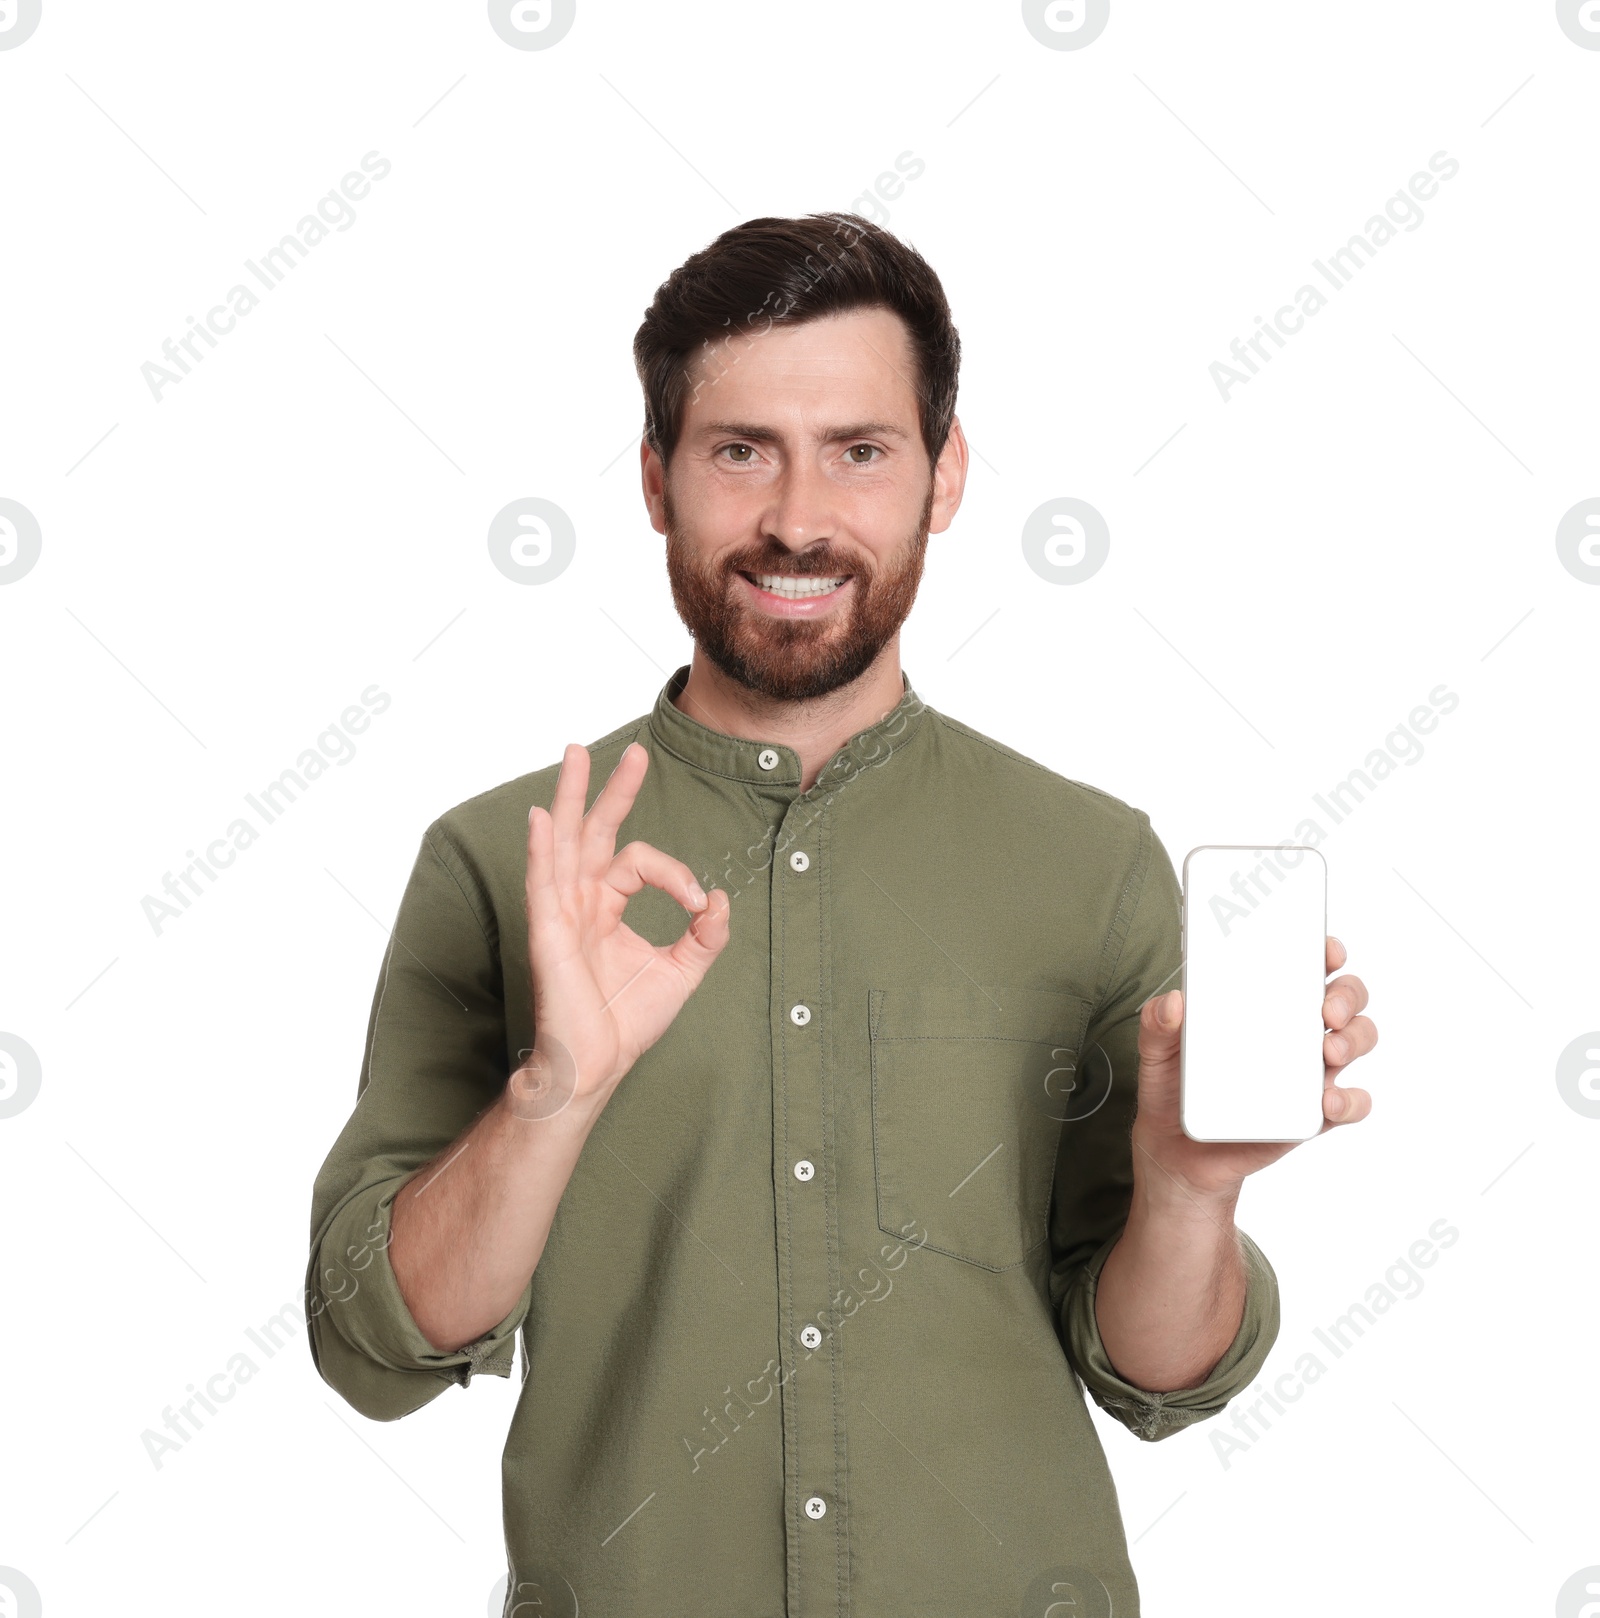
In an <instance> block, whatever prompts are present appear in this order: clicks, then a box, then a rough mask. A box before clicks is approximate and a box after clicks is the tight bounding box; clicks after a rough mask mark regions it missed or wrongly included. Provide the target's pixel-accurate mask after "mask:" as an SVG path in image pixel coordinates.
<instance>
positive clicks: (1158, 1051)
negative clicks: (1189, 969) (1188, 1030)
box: [1139, 989, 1183, 1062]
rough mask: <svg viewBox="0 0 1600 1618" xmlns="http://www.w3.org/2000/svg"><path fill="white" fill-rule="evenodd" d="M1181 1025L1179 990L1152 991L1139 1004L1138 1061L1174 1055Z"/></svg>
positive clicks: (1161, 1059) (1161, 1058) (1181, 1014)
mask: <svg viewBox="0 0 1600 1618" xmlns="http://www.w3.org/2000/svg"><path fill="white" fill-rule="evenodd" d="M1182 1028H1183V990H1182V989H1170V990H1168V992H1167V993H1166V994H1157V995H1152V996H1151V997H1150V998H1149V999H1148V1000H1146V1001H1145V1003H1144V1004H1143V1005H1142V1006H1141V1007H1140V1008H1139V1058H1140V1061H1141V1062H1145V1061H1165V1060H1171V1059H1175V1058H1176V1057H1177V1054H1178V1043H1179V1036H1180V1033H1181V1030H1182Z"/></svg>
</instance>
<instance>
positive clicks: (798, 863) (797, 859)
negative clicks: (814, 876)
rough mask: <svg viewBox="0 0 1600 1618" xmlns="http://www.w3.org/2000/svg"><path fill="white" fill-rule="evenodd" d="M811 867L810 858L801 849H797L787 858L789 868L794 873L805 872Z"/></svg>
mask: <svg viewBox="0 0 1600 1618" xmlns="http://www.w3.org/2000/svg"><path fill="white" fill-rule="evenodd" d="M810 867H811V856H810V855H809V854H808V853H806V851H805V850H804V849H803V848H797V849H796V850H795V851H794V853H792V854H791V855H790V856H789V868H790V869H791V870H794V871H805V870H809V869H810Z"/></svg>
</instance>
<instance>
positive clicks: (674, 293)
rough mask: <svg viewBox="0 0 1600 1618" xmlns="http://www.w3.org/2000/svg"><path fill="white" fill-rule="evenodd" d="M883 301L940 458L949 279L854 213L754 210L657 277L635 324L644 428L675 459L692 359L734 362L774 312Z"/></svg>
mask: <svg viewBox="0 0 1600 1618" xmlns="http://www.w3.org/2000/svg"><path fill="white" fill-rule="evenodd" d="M866 308H883V309H887V310H890V311H891V312H893V313H894V314H897V315H899V316H900V318H901V319H902V320H904V321H905V323H906V326H907V328H908V329H909V332H910V337H911V350H912V354H913V356H914V358H915V361H916V365H917V369H918V375H917V376H915V377H912V378H911V379H910V380H911V382H912V385H913V386H914V387H915V388H916V391H917V408H918V415H919V419H920V422H921V427H922V441H923V444H924V445H925V447H926V448H927V451H928V464H929V465H930V466H931V465H932V464H933V463H934V462H935V461H937V460H938V459H939V456H940V454H941V453H942V451H943V450H944V444H945V440H946V438H948V437H949V435H950V423H951V420H952V419H953V418H954V416H955V409H956V378H957V373H958V372H959V370H960V367H961V339H960V338H959V337H958V336H957V335H956V328H955V326H954V325H953V324H952V323H951V320H950V305H949V304H948V303H947V302H946V301H945V295H944V288H943V287H942V286H940V284H939V277H938V276H937V275H935V274H934V273H933V270H932V268H931V266H930V265H929V264H928V262H927V260H926V259H924V258H923V257H922V255H921V254H920V253H918V252H917V251H916V249H915V248H913V247H909V246H907V245H906V244H905V243H904V242H902V241H901V240H900V239H899V238H898V237H896V236H891V235H890V234H889V232H888V231H886V230H884V229H883V228H882V227H881V226H879V225H875V224H873V223H872V222H871V221H870V220H868V219H864V218H863V217H862V216H861V215H860V214H853V213H816V214H807V215H806V216H805V217H804V218H801V219H747V220H746V221H745V222H744V224H742V225H735V226H734V227H733V228H732V229H731V230H725V231H724V232H723V233H722V234H721V235H720V236H719V237H717V239H716V240H715V241H714V242H712V243H711V245H710V246H709V247H703V248H701V249H700V251H699V252H698V253H693V254H691V255H690V256H689V257H688V258H686V259H685V260H684V261H683V263H682V264H680V265H679V266H678V268H677V269H675V270H674V271H673V272H672V274H671V275H669V276H668V277H667V279H666V280H665V281H663V282H662V283H661V285H660V286H659V287H657V288H656V295H655V297H654V299H653V300H652V301H651V304H650V307H649V308H648V309H647V310H646V311H645V316H644V323H643V324H642V325H641V326H640V327H639V330H638V331H637V332H636V333H635V334H634V339H633V363H634V369H635V370H636V371H637V372H638V373H639V382H640V385H641V386H642V387H643V388H644V402H645V408H644V438H645V442H646V443H647V444H649V445H650V447H651V448H652V449H654V450H655V452H656V453H657V454H658V455H659V456H660V457H661V459H662V460H663V461H664V462H670V460H671V458H672V451H673V450H674V449H675V448H676V447H677V443H678V435H679V433H680V432H681V431H682V429H683V412H684V407H685V405H686V404H687V403H688V402H689V400H690V399H691V397H693V396H694V395H693V393H692V392H691V390H692V389H696V388H697V387H699V386H704V385H705V382H706V376H705V375H703V376H702V377H701V379H700V381H699V383H698V384H697V383H696V382H695V380H694V378H693V377H692V376H691V374H690V369H689V367H690V362H691V361H692V360H693V359H695V358H697V357H703V358H704V359H705V360H706V361H707V368H706V375H708V376H710V377H711V378H712V379H713V380H714V378H715V377H716V376H718V375H720V374H721V373H720V372H718V371H716V369H715V362H716V361H719V360H720V362H721V363H722V364H723V365H732V364H734V363H736V361H737V358H738V356H739V355H740V354H741V353H742V352H743V349H744V348H745V347H748V345H749V344H750V343H752V342H754V341H755V339H756V338H757V337H759V336H761V335H762V334H763V333H765V332H767V331H770V330H771V329H772V327H773V326H774V325H775V324H776V323H777V322H779V321H786V322H788V323H789V324H791V325H796V324H800V323H803V322H805V321H808V320H817V319H820V318H821V317H822V316H824V315H833V314H839V313H842V312H844V311H846V310H851V309H866Z"/></svg>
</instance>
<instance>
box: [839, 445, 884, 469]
mask: <svg viewBox="0 0 1600 1618" xmlns="http://www.w3.org/2000/svg"><path fill="white" fill-rule="evenodd" d="M861 449H864V450H868V451H870V452H871V453H872V454H873V455H881V454H882V453H883V451H882V450H880V449H879V448H878V446H877V445H876V444H852V445H851V446H850V448H849V449H848V450H847V451H846V452H845V453H846V454H849V455H854V454H855V453H856V451H857V450H861ZM850 464H851V465H852V466H871V465H872V462H871V461H870V460H866V459H862V460H857V461H852V462H851V463H850Z"/></svg>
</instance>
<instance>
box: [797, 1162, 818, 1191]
mask: <svg viewBox="0 0 1600 1618" xmlns="http://www.w3.org/2000/svg"><path fill="white" fill-rule="evenodd" d="M816 1172H817V1165H816V1164H815V1163H813V1162H812V1161H811V1159H810V1158H809V1157H802V1158H801V1159H800V1161H799V1162H798V1163H796V1164H795V1166H794V1177H795V1179H797V1180H799V1181H801V1182H802V1184H803V1183H804V1182H805V1181H807V1180H809V1179H811V1178H812V1177H813V1176H814V1175H815V1174H816Z"/></svg>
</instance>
